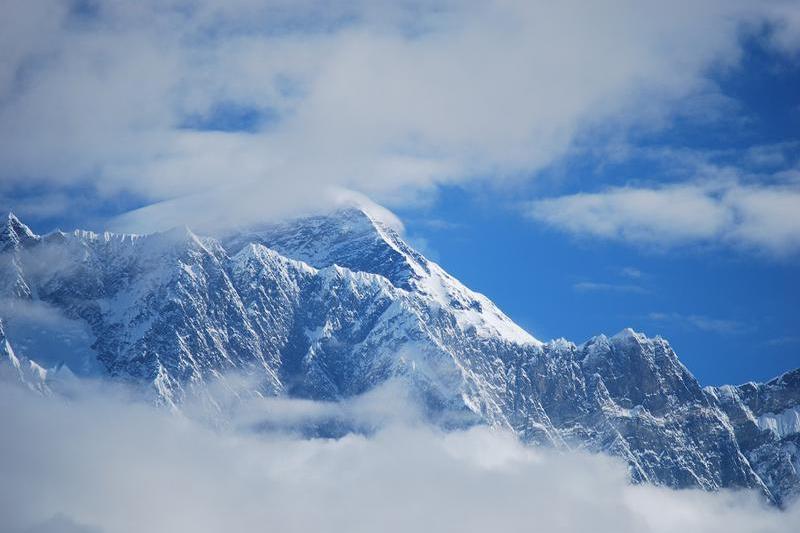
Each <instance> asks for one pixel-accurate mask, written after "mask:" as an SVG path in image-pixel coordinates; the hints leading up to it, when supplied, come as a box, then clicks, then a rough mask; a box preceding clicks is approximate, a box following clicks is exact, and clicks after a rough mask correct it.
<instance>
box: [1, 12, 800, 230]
mask: <svg viewBox="0 0 800 533" xmlns="http://www.w3.org/2000/svg"><path fill="white" fill-rule="evenodd" d="M796 8H797V6H796V4H795V3H794V2H792V1H790V0H785V1H784V0H774V1H768V2H765V1H761V0H758V1H748V0H734V1H731V0H724V1H723V0H720V1H709V2H703V3H702V4H698V3H697V2H684V1H679V2H677V3H676V2H671V3H669V4H666V3H664V2H655V1H654V2H589V3H587V2H559V3H557V4H553V3H550V2H527V1H504V2H488V3H487V2H473V1H458V2H453V1H450V0H441V1H435V2H423V3H419V2H414V1H408V2H383V1H379V2H374V1H368V2H361V1H358V0H356V1H352V2H333V3H331V2H321V1H315V0H304V1H300V2H287V1H285V0H270V1H265V2H252V1H249V0H242V1H226V2H217V1H213V0H189V1H185V0H180V1H167V2H164V1H158V2H155V1H143V2H133V3H132V2H122V1H115V0H101V1H92V2H73V1H67V0H19V1H17V0H12V1H11V2H10V3H7V5H5V6H4V12H5V15H6V16H4V17H3V18H2V20H1V21H0V39H1V40H0V46H2V49H3V58H2V60H0V137H1V138H2V139H3V140H4V142H3V143H2V146H0V169H2V170H0V186H2V187H0V192H2V190H3V189H5V190H6V191H14V190H16V189H15V187H19V188H24V189H25V190H26V191H27V192H28V193H29V194H28V196H26V201H25V203H23V204H22V205H23V207H24V206H25V205H27V206H29V209H30V210H32V211H34V210H35V211H36V212H38V213H45V214H48V213H49V214H51V215H55V214H57V213H58V212H60V211H64V210H69V209H72V208H74V205H75V203H74V202H73V201H68V202H65V201H64V198H65V197H68V198H76V197H77V196H80V195H82V194H83V193H84V192H86V191H92V194H97V195H99V197H101V198H104V197H114V196H115V195H118V194H121V193H128V194H133V195H135V196H137V197H139V198H141V199H142V200H141V203H142V204H151V205H150V207H149V208H148V209H146V210H144V211H140V212H135V213H132V214H131V215H129V216H128V217H125V218H122V219H120V220H119V221H118V224H117V227H118V228H120V229H127V230H140V229H141V228H142V227H144V228H145V229H152V226H153V225H154V224H156V223H157V224H158V225H160V226H161V227H163V226H167V225H174V224H177V223H184V222H186V223H189V224H190V225H192V226H193V227H195V226H199V225H201V224H202V222H203V221H204V220H208V219H212V218H213V219H215V220H225V219H226V218H238V219H242V218H244V219H247V218H254V217H261V216H264V214H265V213H273V212H281V211H286V210H289V209H296V208H300V207H309V206H310V204H312V203H313V202H318V201H320V199H321V193H322V191H325V190H338V189H347V190H357V191H360V192H362V193H365V194H369V195H370V196H374V197H375V198H377V199H378V200H379V201H386V200H392V201H394V202H399V201H403V200H412V199H414V198H415V195H416V194H418V193H419V191H421V190H425V189H426V188H429V187H431V186H433V185H435V184H440V183H449V182H463V181H465V180H470V179H476V178H479V177H482V176H491V177H492V179H495V180H498V179H503V178H513V177H516V176H520V175H526V176H527V175H530V174H531V173H532V172H535V171H536V170H538V169H541V168H542V167H543V166H546V165H548V164H550V163H551V162H553V161H554V160H556V159H557V158H559V157H560V156H562V155H564V154H565V153H566V152H567V150H568V149H569V148H570V146H571V145H572V144H573V143H574V141H575V139H576V138H577V137H578V136H580V134H582V133H584V134H585V133H586V132H589V131H592V132H593V136H596V135H598V134H599V132H600V131H602V130H603V129H613V130H614V131H615V132H617V133H619V132H624V131H625V130H626V128H627V127H629V126H634V125H638V126H642V125H646V127H647V128H654V127H655V128H657V127H658V125H659V124H663V123H664V122H665V120H664V119H667V118H668V117H669V116H670V115H671V114H672V113H674V112H675V107H676V103H678V102H685V101H686V99H690V100H691V99H692V98H700V99H702V101H704V102H709V101H715V96H717V95H718V89H717V88H716V87H715V85H714V83H713V81H712V79H711V77H710V74H709V73H710V72H711V71H712V70H714V69H718V68H720V67H721V68H724V67H726V66H730V65H734V64H735V63H736V61H737V60H738V57H739V55H740V52H741V49H740V37H741V35H742V33H743V32H744V33H747V32H754V33H759V32H760V31H761V29H762V28H763V27H764V25H766V26H767V27H769V28H770V31H769V32H768V33H767V35H766V36H765V37H764V39H765V40H766V41H767V42H766V44H767V46H770V47H772V48H774V49H776V50H779V51H782V52H783V51H785V52H787V53H793V52H794V51H795V50H796V48H797V46H798V43H800V39H798V37H797V36H798V35H800V24H798V23H797V21H798V20H800V17H798V16H797V9H796ZM762 33H763V32H762ZM717 100H724V98H723V99H717ZM712 111H713V110H711V109H709V108H708V106H707V105H704V107H703V110H702V113H703V114H704V115H707V114H709V113H711V112H712ZM667 122H668V121H667ZM37 190H39V191H45V192H42V193H41V194H39V195H38V196H37V195H36V193H35V191H37ZM31 191H34V192H31ZM309 192H312V193H313V194H311V195H310V194H309ZM7 194H10V193H7ZM31 194H33V196H32V197H31V196H30V195H31ZM65 195H66V196H65ZM310 197H311V198H310Z"/></svg>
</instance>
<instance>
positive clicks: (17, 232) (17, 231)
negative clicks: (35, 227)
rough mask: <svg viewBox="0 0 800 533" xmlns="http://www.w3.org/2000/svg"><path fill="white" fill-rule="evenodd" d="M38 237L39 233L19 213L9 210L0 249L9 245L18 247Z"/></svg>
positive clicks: (0, 235)
mask: <svg viewBox="0 0 800 533" xmlns="http://www.w3.org/2000/svg"><path fill="white" fill-rule="evenodd" d="M37 238H38V235H36V234H35V233H34V232H33V231H31V229H30V228H29V227H28V226H26V225H25V224H24V223H23V222H22V221H21V220H20V219H19V218H18V217H17V215H15V214H14V213H12V212H11V211H9V213H8V216H7V219H6V224H5V227H4V228H3V229H2V231H0V249H6V248H7V247H8V246H14V247H16V246H18V245H19V244H22V243H25V242H27V241H30V240H34V239H37Z"/></svg>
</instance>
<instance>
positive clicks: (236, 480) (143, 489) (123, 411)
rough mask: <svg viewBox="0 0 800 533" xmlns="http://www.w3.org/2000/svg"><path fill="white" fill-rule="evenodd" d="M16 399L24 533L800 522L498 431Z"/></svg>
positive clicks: (10, 444)
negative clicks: (249, 418)
mask: <svg viewBox="0 0 800 533" xmlns="http://www.w3.org/2000/svg"><path fill="white" fill-rule="evenodd" d="M383 400H384V401H386V400H387V398H383ZM0 401H2V405H5V406H9V407H10V408H6V409H3V410H2V411H0V427H2V428H3V438H2V439H0V479H2V482H1V483H0V521H1V522H2V523H1V524H0V525H1V526H2V529H3V531H9V532H15V533H16V532H57V531H58V532H64V531H70V532H73V531H74V532H82V533H88V532H105V533H127V532H136V533H138V532H141V531H149V532H154V533H157V532H162V531H163V532H175V531H193V532H197V533H202V532H206V531H207V532H219V531H261V530H270V531H287V532H291V531H298V532H299V531H348V532H358V531H365V532H367V531H377V530H380V531H387V532H390V533H391V532H395V531H397V532H407V531H454V532H455V531H458V532H472V531H475V532H486V531H561V532H571V531H576V532H577V531H589V530H591V531H598V532H602V531H609V532H610V531H614V532H622V533H624V532H626V531H631V532H634V531H635V532H645V531H653V532H662V531H663V532H674V531H703V532H708V533H713V532H715V531H719V532H725V533H736V532H754V531H758V532H789V531H794V529H795V527H796V524H797V523H798V519H800V509H799V508H797V507H792V508H790V509H788V510H786V511H778V510H776V509H772V508H768V507H766V506H764V504H763V503H761V502H760V501H759V499H758V497H757V496H756V495H754V494H749V493H733V492H722V493H719V494H708V493H703V492H698V491H672V490H668V489H661V488H656V487H652V486H631V485H629V484H628V482H627V480H626V471H625V468H624V466H623V465H622V464H620V463H618V462H617V461H614V460H611V459H608V458H604V457H597V456H588V455H584V454H580V453H560V454H559V453H552V452H548V451H544V450H538V449H531V448H526V447H523V446H521V445H520V444H519V443H518V442H517V441H516V440H515V439H514V438H513V437H512V436H510V435H508V434H504V433H500V432H496V431H493V430H490V429H488V428H485V427H474V428H472V429H469V430H464V431H455V432H450V433H445V432H442V431H439V430H436V429H433V428H431V427H428V426H425V425H422V424H419V423H415V422H413V420H409V419H407V418H404V417H400V418H399V419H398V418H396V417H392V416H388V417H384V418H383V420H384V422H385V424H384V425H383V426H382V427H381V429H379V430H378V431H377V432H376V433H375V434H373V435H372V436H364V435H348V436H346V437H344V438H341V439H338V440H323V439H310V440H309V439H301V438H296V437H290V436H287V435H285V434H269V433H254V432H250V431H245V430H241V429H240V430H230V429H226V430H212V429H209V428H208V427H206V426H204V425H202V424H200V423H197V422H193V421H192V420H189V419H187V418H185V417H182V416H178V415H171V414H169V413H166V412H163V411H159V410H156V409H154V408H152V407H150V406H147V405H144V404H140V403H137V402H135V401H132V400H130V398H128V397H126V396H125V395H122V394H119V393H118V392H114V391H109V390H103V391H101V392H98V391H95V392H91V393H86V392H84V393H82V394H77V395H75V394H73V397H72V399H71V400H70V401H69V402H68V403H64V402H63V401H61V400H55V399H43V398H39V397H36V396H33V395H31V394H28V393H24V392H22V391H19V390H17V389H16V388H11V387H9V386H2V387H0ZM263 407H264V409H265V413H266V412H267V411H269V409H274V408H276V407H278V406H276V405H272V407H269V405H265V406H263ZM330 408H331V407H330V406H326V407H323V408H322V410H323V411H324V410H325V409H330ZM280 409H281V410H283V411H284V412H292V409H287V406H286V405H282V406H280ZM348 409H350V412H351V413H357V412H358V411H359V409H358V408H353V407H352V406H351V407H349V408H348ZM315 410H316V408H314V407H313V406H310V405H308V404H303V405H301V406H300V407H299V408H297V409H294V412H295V413H304V414H303V415H302V416H306V415H307V414H308V412H310V411H315ZM374 414H375V413H374V412H371V414H370V415H369V416H374ZM384 414H385V413H384Z"/></svg>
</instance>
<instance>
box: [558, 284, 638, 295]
mask: <svg viewBox="0 0 800 533" xmlns="http://www.w3.org/2000/svg"><path fill="white" fill-rule="evenodd" d="M572 288H573V289H574V290H576V291H578V292H627V293H633V294H647V293H649V292H650V291H649V290H647V289H645V288H644V287H640V286H639V285H631V284H620V283H598V282H594V281H581V282H579V283H575V284H574V285H572Z"/></svg>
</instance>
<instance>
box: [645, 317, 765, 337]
mask: <svg viewBox="0 0 800 533" xmlns="http://www.w3.org/2000/svg"><path fill="white" fill-rule="evenodd" d="M647 318H648V319H649V320H651V321H653V322H669V323H672V324H676V325H678V326H680V327H684V328H687V329H695V330H699V331H707V332H712V333H718V334H735V333H743V332H746V331H748V330H750V329H752V327H751V326H750V325H748V324H745V323H743V322H740V321H737V320H729V319H723V318H713V317H708V316H705V315H697V314H688V315H683V314H680V313H659V312H654V313H650V314H649V315H647Z"/></svg>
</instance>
